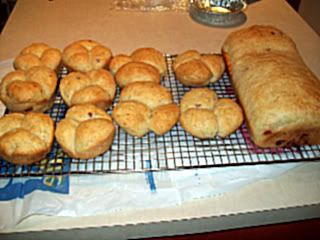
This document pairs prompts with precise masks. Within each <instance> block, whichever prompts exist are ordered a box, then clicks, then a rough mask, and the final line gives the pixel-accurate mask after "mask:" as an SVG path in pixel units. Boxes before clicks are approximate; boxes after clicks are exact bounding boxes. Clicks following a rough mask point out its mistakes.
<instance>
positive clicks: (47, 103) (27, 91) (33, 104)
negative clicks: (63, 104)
mask: <svg viewBox="0 0 320 240" xmlns="http://www.w3.org/2000/svg"><path fill="white" fill-rule="evenodd" d="M56 86H57V75H56V73H55V72H54V71H53V70H51V69H50V68H48V67H45V66H38V67H32V68H30V69H29V70H26V71H23V70H16V71H13V72H10V73H8V74H7V75H6V76H5V77H4V78H3V79H2V82H1V84H0V99H1V100H2V101H3V102H4V104H5V105H6V106H7V108H8V109H9V110H10V111H12V112H24V111H36V112H44V111H46V110H48V109H49V108H50V107H51V106H52V104H53V101H54V97H55V89H56Z"/></svg>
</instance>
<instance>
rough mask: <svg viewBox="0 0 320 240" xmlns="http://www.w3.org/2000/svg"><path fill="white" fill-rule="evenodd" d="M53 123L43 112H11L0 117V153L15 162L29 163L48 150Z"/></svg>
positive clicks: (51, 139)
mask: <svg viewBox="0 0 320 240" xmlns="http://www.w3.org/2000/svg"><path fill="white" fill-rule="evenodd" d="M53 137H54V123H53V121H52V119H51V118H50V117H49V116H48V115H45V114H43V113H35V112H28V113H26V114H23V113H11V114H7V115H5V116H4V117H2V118H0V155H1V157H3V158H4V159H5V160H7V161H9V162H12V163H15V164H31V163H34V162H37V161H40V160H42V159H43V158H45V156H46V155H47V154H48V153H49V152H50V150H51V146H52V143H53Z"/></svg>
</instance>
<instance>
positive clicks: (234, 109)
mask: <svg viewBox="0 0 320 240" xmlns="http://www.w3.org/2000/svg"><path fill="white" fill-rule="evenodd" d="M213 112H214V114H215V115H216V117H217V121H218V135H219V136H220V137H222V138H224V137H227V136H228V135H230V134H231V133H233V132H234V131H235V130H236V129H237V128H239V126H240V125H241V124H242V122H243V113H242V109H241V108H240V106H239V105H238V104H237V103H236V102H234V101H232V100H231V99H228V98H223V99H219V100H218V102H217V103H216V105H215V108H214V110H213Z"/></svg>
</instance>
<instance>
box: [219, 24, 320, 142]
mask: <svg viewBox="0 0 320 240" xmlns="http://www.w3.org/2000/svg"><path fill="white" fill-rule="evenodd" d="M222 50H223V54H224V57H225V60H226V62H227V67H228V69H229V73H230V76H231V79H232V83H233V86H234V89H235V91H236V94H237V96H238V98H239V100H240V102H241V105H242V107H243V109H244V112H245V117H246V123H247V126H248V129H249V132H250V135H251V137H252V140H253V141H254V142H255V143H256V144H257V145H258V146H260V147H283V146H291V145H303V144H320V81H319V79H317V78H316V77H315V75H314V74H313V73H312V72H311V71H310V70H309V69H308V67H307V66H306V65H305V63H304V62H303V60H302V58H301V56H300V55H299V53H298V50H297V48H296V45H295V43H294V42H293V40H292V39H291V38H290V37H288V36H287V35H286V34H285V33H283V32H282V31H280V30H279V29H277V28H275V27H272V26H258V25H255V26H251V27H249V28H244V29H241V30H238V31H236V32H233V33H231V34H230V35H229V36H228V37H227V39H226V41H225V42H224V44H223V49H222Z"/></svg>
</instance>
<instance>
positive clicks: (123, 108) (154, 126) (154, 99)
mask: <svg viewBox="0 0 320 240" xmlns="http://www.w3.org/2000/svg"><path fill="white" fill-rule="evenodd" d="M112 117H113V119H114V120H115V121H116V123H117V124H118V125H119V126H120V127H121V128H123V129H124V130H125V131H126V132H127V133H129V134H130V135H133V136H137V137H142V136H144V135H145V134H147V133H148V132H149V131H153V132H154V133H156V134H157V135H163V134H165V133H166V132H168V131H169V130H170V129H171V128H172V127H173V126H174V125H175V124H176V122H177V121H178V119H179V108H178V106H176V105H175V104H174V103H173V101H172V95H171V93H170V92H169V90H168V89H166V88H165V87H163V86H161V85H159V84H157V83H152V82H136V83H131V84H129V85H128V86H126V87H125V88H124V89H123V90H122V91H121V94H120V100H119V104H117V105H116V106H115V108H114V109H113V112H112Z"/></svg>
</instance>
